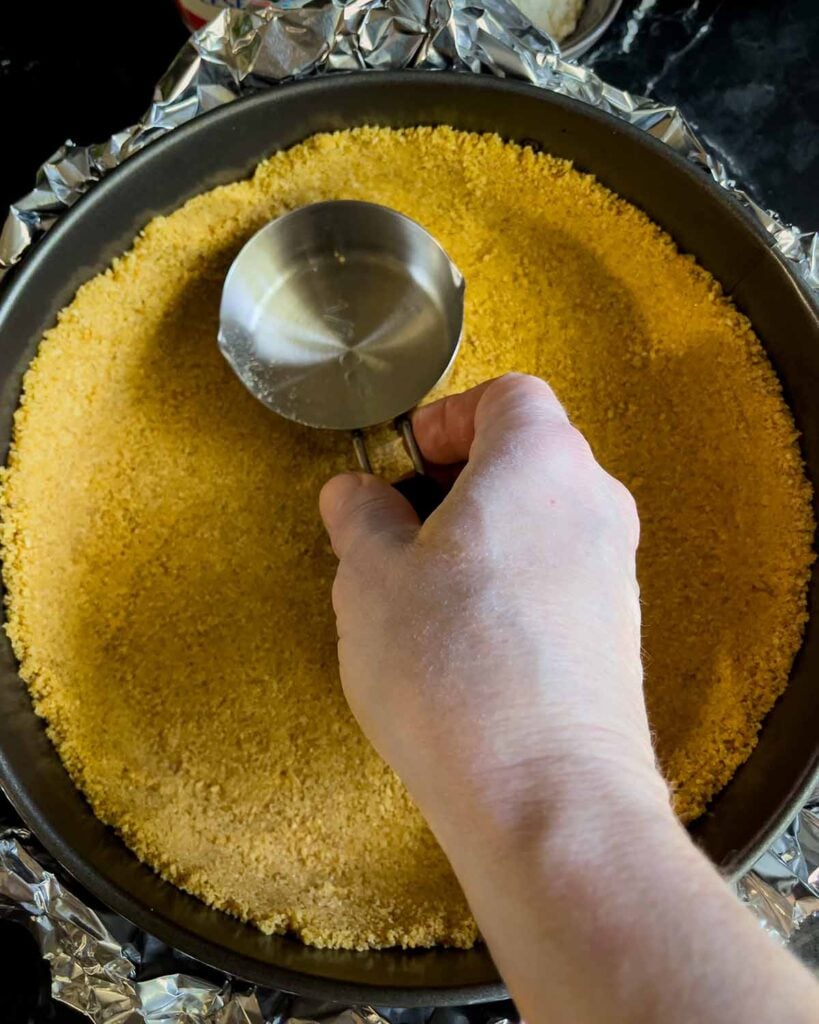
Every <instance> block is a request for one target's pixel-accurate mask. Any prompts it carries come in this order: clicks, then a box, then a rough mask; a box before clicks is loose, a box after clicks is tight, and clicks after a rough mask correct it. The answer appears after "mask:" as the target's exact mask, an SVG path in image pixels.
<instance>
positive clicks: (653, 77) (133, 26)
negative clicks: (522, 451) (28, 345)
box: [0, 0, 819, 230]
mask: <svg viewBox="0 0 819 1024" xmlns="http://www.w3.org/2000/svg"><path fill="white" fill-rule="evenodd" d="M40 10H42V9H40ZM140 10H144V11H145V12H146V13H145V16H144V18H143V19H142V20H140V18H139V12H140ZM185 36H186V33H185V29H184V27H183V26H182V23H181V21H180V19H179V17H178V15H177V13H176V10H175V8H174V6H173V3H172V0H152V2H151V3H147V2H146V3H145V4H143V5H140V4H135V3H130V4H111V3H104V2H102V0H84V2H83V3H82V4H81V5H74V4H53V5H50V6H49V27H48V31H47V32H46V31H43V32H39V31H36V30H35V25H34V24H33V23H32V18H31V14H30V11H29V9H27V8H26V7H25V6H24V5H22V6H21V5H16V4H15V5H14V6H13V8H12V10H10V11H8V12H7V11H4V13H3V22H2V33H0V111H2V114H0V127H1V128H2V139H3V147H2V152H3V158H2V159H0V207H2V208H3V209H5V207H6V206H7V205H8V203H9V202H11V201H12V200H14V199H16V198H18V197H19V196H20V195H22V194H23V193H24V192H26V191H28V189H29V188H30V187H31V185H32V183H33V181H34V173H35V171H36V169H37V166H38V165H39V164H40V163H41V162H42V161H43V160H44V159H45V158H46V157H47V156H49V155H50V154H51V153H52V152H53V150H55V149H56V148H57V146H59V145H60V143H61V142H63V141H64V140H65V139H66V138H68V137H71V138H72V139H73V140H74V141H76V142H84V143H85V142H97V141H101V140H103V139H105V138H107V137H108V136H109V135H111V134H112V133H113V132H114V131H116V130H118V129H120V128H122V127H124V126H125V125H127V124H130V123H131V122H133V121H135V120H136V119H137V118H138V117H139V116H140V115H141V114H142V112H143V111H144V110H145V108H146V107H147V105H148V103H149V101H150V96H151V89H152V87H153V85H154V83H155V82H156V80H157V78H158V77H159V76H160V74H161V73H162V71H163V70H164V69H165V67H166V66H167V64H168V63H169V62H170V60H171V58H172V57H173V55H174V53H175V52H176V51H177V50H178V49H179V47H180V46H181V45H182V43H183V42H184V40H185ZM817 53H819V3H816V0H791V2H789V3H787V4H774V3H771V2H770V0H742V2H740V0H695V2H691V3H686V2H680V0H625V3H624V4H623V8H622V10H621V12H620V14H619V15H618V18H617V20H616V22H615V23H614V25H613V26H612V28H611V29H610V30H609V32H608V33H607V35H606V36H605V37H604V38H603V40H602V41H601V43H600V44H598V46H597V47H596V49H595V50H593V51H592V53H591V54H589V55H588V56H587V57H586V58H585V60H586V62H587V63H590V64H591V65H592V66H593V67H594V68H595V70H596V71H597V72H598V73H599V74H601V75H602V76H603V77H605V78H607V79H608V80H610V81H611V82H612V83H613V84H615V85H618V86H620V87H621V88H628V89H630V90H631V91H633V92H636V93H645V94H648V95H651V96H654V97H656V98H657V99H660V100H662V101H663V102H670V103H676V104H678V105H680V106H681V107H682V109H683V111H684V112H685V113H686V115H687V116H688V118H689V120H691V121H692V122H693V124H694V125H695V126H696V127H697V128H698V129H699V131H700V132H701V133H702V135H703V136H704V137H705V138H706V139H707V140H708V141H709V142H711V143H712V144H713V145H715V146H716V147H717V148H718V149H719V150H720V152H721V154H722V155H723V157H727V162H728V164H729V166H731V167H732V168H733V170H734V172H735V173H736V175H737V177H738V179H739V180H740V181H742V182H743V183H744V184H745V185H746V186H747V187H748V188H749V189H750V190H751V192H752V194H753V195H754V196H755V197H756V198H757V199H758V200H759V201H760V202H762V203H763V204H764V205H766V206H768V207H770V208H773V209H775V210H777V211H778V212H779V213H780V214H782V216H783V217H784V218H785V219H787V220H790V221H793V222H795V223H796V224H798V225H799V226H800V227H802V228H803V229H806V230H808V229H814V228H817V227H819V188H817V185H819V61H817V60H816V56H815V55H816V54H817Z"/></svg>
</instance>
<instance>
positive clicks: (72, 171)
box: [0, 0, 819, 294]
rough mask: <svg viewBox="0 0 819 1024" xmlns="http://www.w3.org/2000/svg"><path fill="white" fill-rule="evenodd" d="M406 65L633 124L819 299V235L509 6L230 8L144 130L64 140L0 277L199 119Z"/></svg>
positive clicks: (380, 3) (197, 43)
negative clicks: (709, 185) (748, 218)
mask: <svg viewBox="0 0 819 1024" xmlns="http://www.w3.org/2000/svg"><path fill="white" fill-rule="evenodd" d="M403 68H427V69H437V70H444V69H449V70H456V71H471V72H475V73H487V74H492V75H495V76H497V77H500V78H507V77H508V78H517V79H521V80H523V81H528V82H531V83H532V84H534V85H536V86H539V87H542V88H544V89H550V90H551V91H553V92H557V93H560V94H561V95H564V96H569V97H571V98H572V99H576V100H580V101H581V102H583V103H588V104H589V105H590V106H593V107H596V108H598V109H599V110H605V111H607V112H608V113H610V114H613V115H615V116H616V117H619V118H621V119H622V120H624V121H628V122H629V123H630V124H632V125H634V126H635V127H637V128H640V129H642V130H643V131H646V132H648V133H649V134H651V135H653V136H654V137H655V138H658V139H660V140H661V141H663V142H665V143H666V144H667V145H669V146H671V147H672V149H674V150H676V152H678V153H680V154H681V155H682V156H684V157H686V158H688V159H690V160H692V161H694V162H695V163H698V164H700V165H702V166H703V167H705V168H707V169H708V171H709V172H710V173H711V175H712V176H713V178H714V180H715V181H716V182H717V183H718V184H719V185H721V186H722V187H723V188H724V189H725V190H726V191H727V192H729V193H730V194H731V195H732V196H734V198H735V199H737V200H738V201H739V202H740V203H741V204H742V205H743V206H745V207H746V208H747V209H748V210H749V211H750V212H751V213H752V214H753V216H754V217H756V219H757V220H758V221H759V222H760V224H761V225H762V226H763V227H764V228H765V230H766V231H767V232H768V233H769V234H770V237H771V244H772V246H773V247H774V248H775V250H776V251H777V252H778V254H779V255H780V256H781V258H782V259H783V260H784V261H785V262H786V263H787V265H788V266H789V267H790V268H791V270H792V271H793V272H794V273H795V274H796V275H797V276H799V277H800V278H801V279H802V280H803V281H804V282H805V283H806V284H807V286H808V287H809V288H810V289H811V290H812V291H813V292H814V293H815V294H819V240H818V239H817V234H816V233H815V232H804V231H800V230H799V229H798V228H796V227H794V226H792V225H788V224H786V223H784V222H783V221H782V220H781V219H780V218H779V217H778V216H777V215H776V214H775V213H773V212H771V211H770V210H766V209H764V208H763V207H761V206H760V205H758V204H757V203H756V202H755V201H754V200H753V199H752V198H751V197H750V196H749V195H748V194H747V192H745V191H744V190H743V189H741V188H740V187H738V186H737V183H736V182H735V181H734V179H733V177H732V176H731V173H730V169H729V168H728V167H726V165H725V163H724V162H723V161H722V160H721V159H720V158H719V156H717V155H716V154H714V153H713V152H711V151H710V150H709V148H708V147H707V146H706V145H705V144H704V143H703V142H701V141H700V140H699V139H698V138H697V135H696V134H695V132H694V131H693V130H692V128H691V126H690V125H689V124H688V122H687V121H686V120H685V118H684V117H683V116H682V114H681V113H680V111H679V110H678V109H677V108H676V107H673V106H667V105H663V104H660V103H657V102H656V101H654V100H651V99H648V98H646V97H644V96H635V95H632V94H631V93H629V92H625V91H623V90H622V89H617V88H615V87H614V86H611V85H608V84H607V83H606V82H604V81H603V80H602V79H600V78H599V77H598V75H596V74H595V73H594V72H593V71H591V70H589V69H588V68H584V67H582V66H579V65H577V64H573V63H569V62H567V61H564V60H562V59H561V58H560V55H559V50H558V48H557V46H556V45H555V44H554V43H553V42H552V40H551V39H549V37H548V36H546V35H544V34H543V33H542V32H541V31H540V30H539V29H536V28H535V27H534V26H532V24H531V23H530V22H529V21H528V20H527V19H526V18H525V17H524V16H523V15H522V14H521V13H520V12H519V11H518V9H517V8H516V7H514V6H513V5H512V4H511V3H508V2H507V0H277V2H275V3H271V4H269V5H268V6H266V7H263V8H260V9H258V10H257V9H251V8H246V9H242V10H230V9H229V10H225V11H223V12H222V13H221V14H220V15H219V16H218V17H217V18H216V19H215V20H214V21H212V22H211V23H210V24H208V25H206V26H205V27H204V28H202V29H200V30H199V32H197V33H196V34H194V35H193V36H192V37H191V39H190V41H189V42H188V43H187V44H186V45H185V46H184V47H183V48H182V50H181V51H180V53H179V55H178V56H177V58H176V59H175V60H174V62H173V63H172V65H171V67H170V68H169V69H168V71H167V73H166V74H165V75H164V77H163V78H162V80H161V81H160V82H159V84H158V85H157V87H156V90H155V93H154V99H153V103H152V104H151V106H150V107H149V108H148V110H147V112H146V113H145V115H144V116H143V117H142V118H141V120H140V121H139V122H138V123H137V124H134V125H131V127H129V128H125V129H124V130H123V131H121V132H117V134H116V135H114V136H112V137H111V138H110V139H109V140H108V141H107V142H102V143H99V144H97V145H91V146H77V145H74V144H73V143H71V142H67V143H66V144H65V145H64V146H61V147H60V149H58V150H57V152H56V153H54V155H53V156H52V157H51V158H50V159H49V160H47V161H46V163H44V164H43V165H42V167H41V168H40V170H39V173H38V175H37V181H36V187H35V188H34V189H33V190H32V191H31V192H29V193H28V194H27V195H25V196H23V197H22V198H21V199H20V200H18V201H17V202H16V203H15V204H14V205H13V206H12V207H11V209H10V211H9V214H8V216H7V218H6V221H5V223H4V225H3V230H2V233H1V234H0V275H2V274H3V273H5V271H7V270H8V268H9V267H11V266H12V265H13V264H14V263H16V262H17V261H18V260H20V258H21V257H22V255H23V253H24V252H25V251H26V249H28V247H29V246H30V245H31V244H32V243H33V242H34V241H36V239H37V238H38V237H39V236H40V235H41V234H42V233H43V232H44V231H47V230H48V228H49V227H51V225H52V224H53V223H54V222H55V220H56V219H57V218H58V217H59V216H60V214H61V213H63V212H64V211H65V209H66V208H67V207H70V206H72V205H73V204H74V203H75V202H76V201H77V200H78V199H79V198H80V196H81V195H83V194H84V193H85V192H87V191H88V189H89V188H91V187H93V185H94V183H95V182H97V181H98V180H99V179H100V178H101V177H103V176H104V175H105V174H107V173H108V171H110V170H111V169H112V168H114V167H116V166H117V165H119V164H121V163H122V162H123V161H124V160H126V159H127V158H128V157H129V156H132V155H133V154H134V153H136V152H138V151H139V150H140V149H142V148H144V147H145V146H147V145H149V144H150V143H151V142H153V140H154V139H157V138H159V137H160V136H162V135H164V134H165V133H167V132H169V131H173V129H174V128H177V127H179V125H181V124H184V123H185V122H186V121H190V120H191V119H192V118H194V117H197V116H198V115H199V114H202V113H205V112H206V111H208V110H213V109H214V108H215V107H219V106H221V105H222V104H224V103H229V102H231V101H232V100H235V99H238V98H239V97H241V96H244V95H247V94H249V93H251V92H255V91H258V90H259V89H264V88H269V87H270V86H272V85H275V84H277V83H279V82H283V81H290V80H292V79H298V78H306V77H309V76H311V75H315V74H326V73H331V72H344V71H362V70H372V71H387V70H392V71H394V70H398V69H403Z"/></svg>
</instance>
